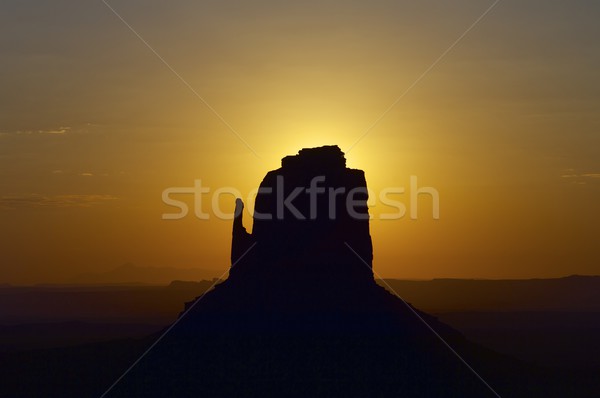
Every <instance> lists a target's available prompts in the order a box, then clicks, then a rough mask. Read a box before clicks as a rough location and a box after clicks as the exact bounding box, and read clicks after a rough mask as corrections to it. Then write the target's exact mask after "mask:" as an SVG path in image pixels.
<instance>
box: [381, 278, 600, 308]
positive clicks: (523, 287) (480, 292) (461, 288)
mask: <svg viewBox="0 0 600 398" xmlns="http://www.w3.org/2000/svg"><path fill="white" fill-rule="evenodd" d="M378 283H379V284H380V285H382V286H384V287H386V288H387V289H388V290H394V291H395V292H396V293H397V294H399V295H400V296H401V297H402V298H404V299H405V300H406V301H408V302H410V303H412V304H413V305H415V306H416V307H418V308H419V309H422V310H425V311H429V312H453V311H600V293H599V292H600V276H582V275H571V276H567V277H564V278H555V279H500V280H486V279H433V280H428V281H409V280H399V279H384V280H380V281H378Z"/></svg>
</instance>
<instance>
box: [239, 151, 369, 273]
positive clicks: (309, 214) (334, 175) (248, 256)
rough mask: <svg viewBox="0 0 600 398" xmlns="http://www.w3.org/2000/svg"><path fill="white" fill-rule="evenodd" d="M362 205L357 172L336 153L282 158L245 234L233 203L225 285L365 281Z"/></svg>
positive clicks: (263, 189) (304, 153)
mask: <svg viewBox="0 0 600 398" xmlns="http://www.w3.org/2000/svg"><path fill="white" fill-rule="evenodd" d="M367 199H368V193H367V184H366V180H365V175H364V172H363V171H362V170H356V169H350V168H347V167H346V159H345V158H344V153H343V152H342V151H341V150H340V148H339V147H337V146H324V147H319V148H309V149H302V150H301V151H300V152H299V153H298V154H297V155H295V156H286V157H285V158H283V159H282V161H281V168H279V169H277V170H273V171H270V172H268V173H267V175H266V176H265V178H264V179H263V181H262V183H261V184H260V189H259V193H258V195H257V198H256V204H255V209H254V224H253V230H252V234H249V233H247V232H246V230H245V229H244V227H243V225H242V220H241V217H242V209H243V203H241V200H239V199H238V202H237V205H236V218H235V220H234V226H233V234H232V235H233V236H232V251H231V260H232V265H233V266H232V269H231V272H230V278H231V279H232V280H236V279H238V278H243V279H252V278H260V279H261V280H264V278H277V279H278V280H281V278H292V279H313V280H314V278H319V279H322V280H323V279H330V280H332V279H333V278H336V279H339V278H344V279H350V280H353V279H354V280H356V281H357V282H358V281H359V280H361V281H362V282H364V280H365V279H370V280H372V278H373V274H372V260H373V248H372V243H371V236H370V234H369V213H368V207H367ZM251 246H254V247H252V249H251V250H249V249H250V247H251ZM248 250H249V251H248ZM246 251H248V253H246ZM244 254H245V255H244Z"/></svg>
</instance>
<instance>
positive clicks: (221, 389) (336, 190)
mask: <svg viewBox="0 0 600 398" xmlns="http://www.w3.org/2000/svg"><path fill="white" fill-rule="evenodd" d="M260 188H261V189H260V191H259V194H258V196H257V199H256V204H255V211H254V224H253V228H252V233H248V232H247V231H246V229H245V228H244V226H243V223H242V217H243V203H242V202H241V200H237V203H236V216H235V219H234V221H233V231H232V249H231V260H232V267H231V270H230V275H229V278H228V279H227V280H226V281H224V282H222V283H220V284H218V285H217V286H215V288H214V289H213V290H211V291H209V292H208V293H206V294H205V295H203V296H200V297H198V298H197V299H196V300H194V301H192V302H190V303H187V304H186V309H185V311H184V312H183V313H182V314H181V315H180V318H179V320H178V322H177V323H175V324H174V326H173V327H172V328H171V329H170V330H169V331H168V333H166V334H164V335H163V337H162V338H161V339H160V340H159V341H158V343H156V345H155V346H153V347H152V349H151V350H149V351H148V353H147V355H145V356H144V357H143V358H142V359H141V360H140V361H139V363H137V364H136V365H135V366H134V367H133V368H132V369H131V370H130V371H129V372H127V373H126V374H125V375H124V377H123V378H122V379H121V380H120V381H118V383H117V384H116V385H114V386H113V387H112V388H111V389H110V390H109V391H108V393H107V394H106V396H115V397H116V396H123V397H130V396H145V397H148V396H152V397H154V396H155V397H164V396H177V397H180V396H181V397H187V396H207V397H216V396H256V397H269V396H273V397H281V396H286V397H289V396H302V397H309V396H310V397H316V396H327V397H335V396H339V397H348V396H357V397H358V396H360V397H366V396H369V397H371V396H394V397H398V396H402V397H432V396H435V397H459V396H460V397H471V396H473V397H486V396H490V397H493V396H495V394H494V392H493V391H492V390H491V389H490V387H489V386H487V385H486V384H485V383H484V382H483V381H482V380H481V379H480V378H479V376H478V375H476V374H475V373H474V372H473V371H472V370H471V369H469V367H467V366H466V365H465V363H463V362H462V360H461V359H460V358H458V357H457V355H456V353H455V352H453V351H452V350H451V349H450V348H449V346H447V345H446V343H448V344H450V345H451V346H452V347H453V349H454V350H456V351H457V352H460V353H461V356H462V357H463V358H466V359H467V360H468V362H469V363H470V364H471V365H473V366H474V367H476V368H477V371H478V373H479V374H481V375H484V378H485V379H486V380H488V376H490V375H491V376H490V377H491V380H497V379H498V378H499V377H500V378H503V377H504V375H503V373H502V372H500V371H499V370H498V365H499V364H502V363H506V366H507V367H510V366H513V363H512V362H511V361H510V360H508V359H506V360H505V359H503V358H500V357H497V356H494V354H492V353H490V352H487V351H485V350H483V349H481V348H479V347H477V346H475V345H473V344H471V343H469V342H468V341H466V340H465V339H464V338H463V337H462V336H461V335H460V334H459V333H458V332H456V331H454V330H453V329H451V328H450V327H448V326H446V325H444V324H442V323H441V322H439V321H438V320H437V319H435V318H434V317H432V316H429V315H427V314H425V313H423V312H420V311H418V310H417V309H415V308H413V307H411V306H410V305H409V304H407V303H405V302H403V301H402V300H400V299H399V298H397V297H395V296H393V295H392V294H390V293H389V292H387V291H386V290H385V289H383V288H382V287H380V286H378V285H377V284H376V283H375V281H374V278H373V271H372V259H373V251H372V243H371V236H370V234H369V217H368V207H367V199H368V195H367V191H366V180H365V176H364V172H363V171H361V170H354V169H350V168H347V167H346V162H345V158H344V154H343V152H342V151H341V150H340V149H339V148H338V147H337V146H325V147H320V148H311V149H302V150H301V151H300V152H299V153H298V155H296V156H287V157H285V158H283V160H282V166H281V168H279V169H277V170H274V171H271V172H269V173H267V175H266V177H265V178H264V180H263V181H262V183H261V185H260ZM332 193H333V194H334V196H333V197H332V196H331V194H332ZM442 339H443V340H442ZM489 358H493V360H489ZM489 363H493V366H491V367H490V366H488V364H489ZM519 382H522V380H519V381H515V383H519ZM506 386H507V383H504V387H506Z"/></svg>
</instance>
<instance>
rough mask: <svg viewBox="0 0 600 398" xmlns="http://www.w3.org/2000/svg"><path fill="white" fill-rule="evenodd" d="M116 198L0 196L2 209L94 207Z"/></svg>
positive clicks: (89, 196)
mask: <svg viewBox="0 0 600 398" xmlns="http://www.w3.org/2000/svg"><path fill="white" fill-rule="evenodd" d="M115 199H117V197H115V196H112V195H40V194H26V195H7V196H0V209H17V208H66V207H92V206H95V205H99V204H101V203H105V202H108V201H112V200H115Z"/></svg>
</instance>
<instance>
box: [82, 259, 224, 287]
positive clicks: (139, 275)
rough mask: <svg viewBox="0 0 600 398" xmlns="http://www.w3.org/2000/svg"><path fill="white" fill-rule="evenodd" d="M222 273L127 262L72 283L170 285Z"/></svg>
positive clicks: (209, 277)
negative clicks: (176, 281)
mask: <svg viewBox="0 0 600 398" xmlns="http://www.w3.org/2000/svg"><path fill="white" fill-rule="evenodd" d="M221 274H222V272H220V271H218V270H211V269H204V268H175V267H142V266H137V265H135V264H131V263H127V264H123V265H121V266H120V267H117V268H115V269H113V270H110V271H107V272H99V273H91V272H90V273H85V274H81V275H78V276H77V277H75V278H74V279H73V280H72V281H71V283H72V284H95V285H98V284H145V285H168V284H169V283H171V282H172V281H174V280H182V281H201V280H204V279H212V278H216V277H219V276H220V275H221Z"/></svg>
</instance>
